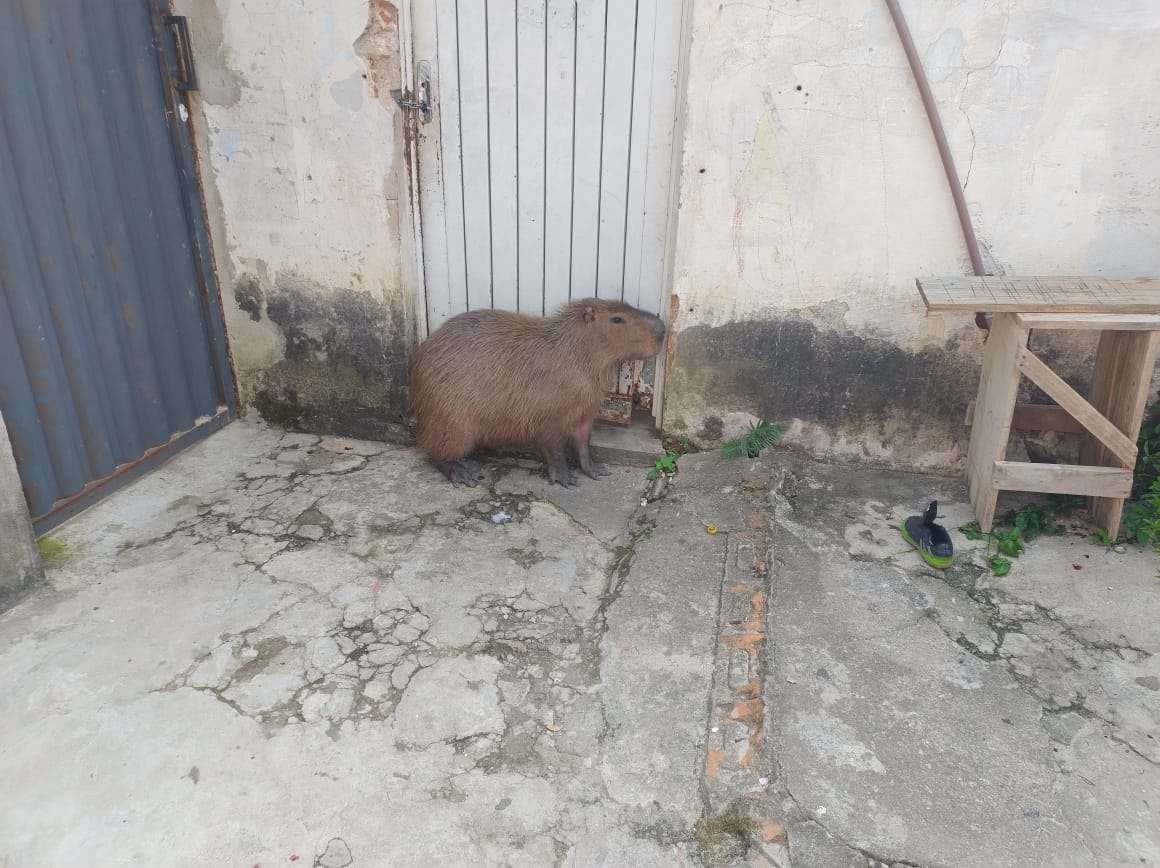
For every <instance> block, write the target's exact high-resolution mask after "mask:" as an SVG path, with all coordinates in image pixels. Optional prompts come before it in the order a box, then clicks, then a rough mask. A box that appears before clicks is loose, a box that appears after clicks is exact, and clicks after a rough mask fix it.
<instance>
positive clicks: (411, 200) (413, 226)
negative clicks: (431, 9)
mask: <svg viewBox="0 0 1160 868" xmlns="http://www.w3.org/2000/svg"><path fill="white" fill-rule="evenodd" d="M413 2H419V3H431V2H435V0H400V2H399V6H398V8H399V67H400V69H399V72H400V81H401V82H402V92H401V96H402V98H403V100H404V101H408V102H409V101H412V100H413V99H414V95H415V45H414V27H413V23H412V22H413V15H412V11H411V5H412V3H413ZM606 2H616V0H606ZM672 2H677V3H680V4H681V7H682V8H681V34H680V42H679V45H678V48H677V68H676V70H675V71H676V88H677V100H676V116H675V118H674V120H673V159H672V163H671V165H670V169H669V171H670V184H669V202H668V209H669V210H668V220H669V228H668V235H667V243H666V246H665V255H664V264H663V266H662V276H661V286H662V290H661V310H660V317H661V319H663V320H664V321H665V325H666V327H667V336H666V339H665V346H664V348H663V349H662V350H661V353H660V355H658V356H657V359H656V365H655V373H654V374H653V398H652V410H651V413H652V418H653V424H654V427H656V428H658V429H659V428H660V425H661V420H662V418H663V416H662V411H663V406H664V388H665V382H666V380H667V379H668V375H669V373H670V371H671V368H672V361H673V354H674V351H675V348H676V335H675V334H674V332H673V327H674V326H675V325H676V320H677V314H678V311H679V309H680V305H679V304H678V303H677V299H678V296H677V295H676V287H675V286H674V285H673V280H674V270H675V264H676V245H677V227H678V219H677V218H678V213H677V212H678V210H679V208H680V202H681V180H682V178H683V176H684V172H683V165H684V151H685V123H686V117H687V114H688V78H689V50H690V46H691V44H692V20H693V4H694V3H695V2H697V0H672ZM438 98H439V89H438V88H436V99H438ZM398 114H399V116H400V119H401V127H402V130H403V139H402V141H403V162H404V169H403V171H404V172H405V181H406V188H407V206H406V207H407V209H408V210H409V211H410V213H409V214H408V215H407V219H401V220H400V224H401V225H402V235H403V261H404V263H405V267H404V274H403V283H404V286H406V287H408V288H409V293H410V298H411V303H412V305H413V307H414V316H415V328H416V342H418V341H422V340H423V339H424V338H426V336H427V326H428V322H427V283H426V266H425V264H424V257H423V210H422V204H421V199H420V183H421V182H420V175H419V148H418V141H419V136H420V135H423V134H424V125H423V124H421V123H420V121H419V117H418V112H416V111H413V110H408V109H402V108H400V109H399V111H398ZM433 129H434V134H435V135H438V128H437V127H434V128H433Z"/></svg>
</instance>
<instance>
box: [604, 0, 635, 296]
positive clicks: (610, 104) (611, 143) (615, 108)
mask: <svg viewBox="0 0 1160 868" xmlns="http://www.w3.org/2000/svg"><path fill="white" fill-rule="evenodd" d="M638 2H639V0H619V2H616V3H609V4H608V21H607V25H606V36H605V52H604V56H605V60H604V76H605V84H604V110H603V120H604V126H603V129H602V131H601V148H602V151H601V159H600V201H599V203H598V206H597V220H598V227H599V228H598V236H597V243H596V272H597V273H596V294H597V295H598V296H599V297H600V298H612V299H620V298H622V297H623V287H622V284H621V280H622V276H623V274H624V234H625V233H624V230H625V218H626V214H625V203H626V200H627V193H628V153H629V148H630V146H631V138H632V109H633V84H634V83H635V79H634V72H633V71H634V67H635V62H634V60H635V55H636V48H637V46H636V38H637V9H638Z"/></svg>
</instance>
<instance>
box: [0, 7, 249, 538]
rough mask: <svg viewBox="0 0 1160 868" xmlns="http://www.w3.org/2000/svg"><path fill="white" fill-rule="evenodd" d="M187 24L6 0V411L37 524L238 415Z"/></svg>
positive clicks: (1, 312) (2, 202) (2, 201)
mask: <svg viewBox="0 0 1160 868" xmlns="http://www.w3.org/2000/svg"><path fill="white" fill-rule="evenodd" d="M181 24H183V22H182V21H180V20H175V19H166V18H163V17H162V13H161V11H160V9H159V8H158V6H157V4H155V3H154V2H150V0H118V2H115V3H97V2H81V0H26V2H23V3H21V2H18V0H0V412H2V413H3V415H4V420H5V422H6V424H7V426H8V431H9V434H10V435H11V439H12V444H13V450H14V452H15V454H16V461H17V465H18V467H19V469H20V475H21V480H22V483H23V486H24V490H25V494H26V496H27V498H28V501H29V504H30V507H31V510H32V514H33V516H34V517H35V518H36V520H37V527H38V529H39V530H44V529H45V528H47V527H49V526H51V525H52V524H55V523H57V522H59V521H61V520H63V519H64V518H65V517H67V515H70V514H72V513H74V512H76V511H78V510H79V509H81V508H83V507H84V506H85V505H87V504H88V502H90V501H91V499H92V496H93V495H94V494H95V493H96V492H98V491H102V490H107V489H108V488H109V487H110V486H111V484H113V483H115V482H117V481H119V480H123V479H125V478H127V477H130V476H132V475H134V474H135V472H137V471H139V470H141V469H144V467H146V466H148V465H149V464H151V463H156V462H157V461H160V460H161V459H162V458H163V457H165V456H166V455H167V454H169V453H170V452H171V451H172V450H173V449H175V448H177V447H178V446H180V445H184V444H185V443H188V442H189V441H190V440H191V439H194V438H196V437H199V436H202V435H203V434H204V433H207V432H208V431H209V430H212V429H213V428H215V427H217V426H218V425H220V424H222V423H224V422H225V421H226V420H228V419H229V418H230V417H231V415H232V413H233V401H234V392H233V385H232V375H231V373H230V368H229V361H228V356H227V353H226V348H225V335H224V331H223V328H222V320H221V312H220V304H219V302H218V301H217V294H216V292H214V293H211V292H210V291H209V286H210V283H209V281H210V280H212V269H211V268H210V267H209V261H208V245H207V238H206V236H205V230H204V223H203V218H202V213H201V210H200V209H201V205H200V201H201V200H200V195H199V192H198V187H197V181H196V175H195V174H194V161H193V151H192V144H191V141H190V138H189V132H188V129H187V121H188V118H189V114H188V107H187V105H186V103H185V97H184V94H182V93H180V92H179V90H178V88H182V87H188V85H189V83H190V82H189V80H188V79H189V76H190V75H191V72H190V70H189V69H188V68H187V67H186V66H185V63H184V62H181V61H185V60H186V59H187V58H188V56H189V55H188V50H187V49H188V43H184V42H182V43H180V46H179V40H178V36H179V35H180V34H181V33H182V28H180V27H179V25H181ZM181 46H183V47H184V48H183V50H179V47H181Z"/></svg>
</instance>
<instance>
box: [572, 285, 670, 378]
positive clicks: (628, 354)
mask: <svg viewBox="0 0 1160 868" xmlns="http://www.w3.org/2000/svg"><path fill="white" fill-rule="evenodd" d="M561 316H562V317H564V318H566V319H569V320H572V321H574V322H575V323H576V327H577V328H579V329H580V330H582V331H583V333H584V337H585V338H586V339H587V340H588V341H591V342H592V343H594V344H596V345H597V346H599V347H600V349H601V350H603V351H604V353H605V354H606V356H607V358H610V359H615V360H616V361H618V362H629V361H635V360H638V359H641V360H643V359H651V358H652V357H653V356H655V355H656V354H657V353H659V352H660V351H661V348H662V347H663V346H664V343H665V324H664V322H662V321H661V318H660V317H659V316H656V315H655V314H651V313H647V312H645V311H643V310H638V309H637V308H635V307H633V306H632V305H630V304H625V303H624V302H622V301H609V300H607V299H603V298H585V299H582V300H580V301H574V302H572V303H571V304H569V305H568V306H567V307H565V308H564V310H563V311H562V312H561Z"/></svg>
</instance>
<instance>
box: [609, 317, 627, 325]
mask: <svg viewBox="0 0 1160 868" xmlns="http://www.w3.org/2000/svg"><path fill="white" fill-rule="evenodd" d="M612 321H613V322H614V323H616V324H617V325H620V324H621V323H622V322H624V317H622V316H614V317H613V318H612Z"/></svg>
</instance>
